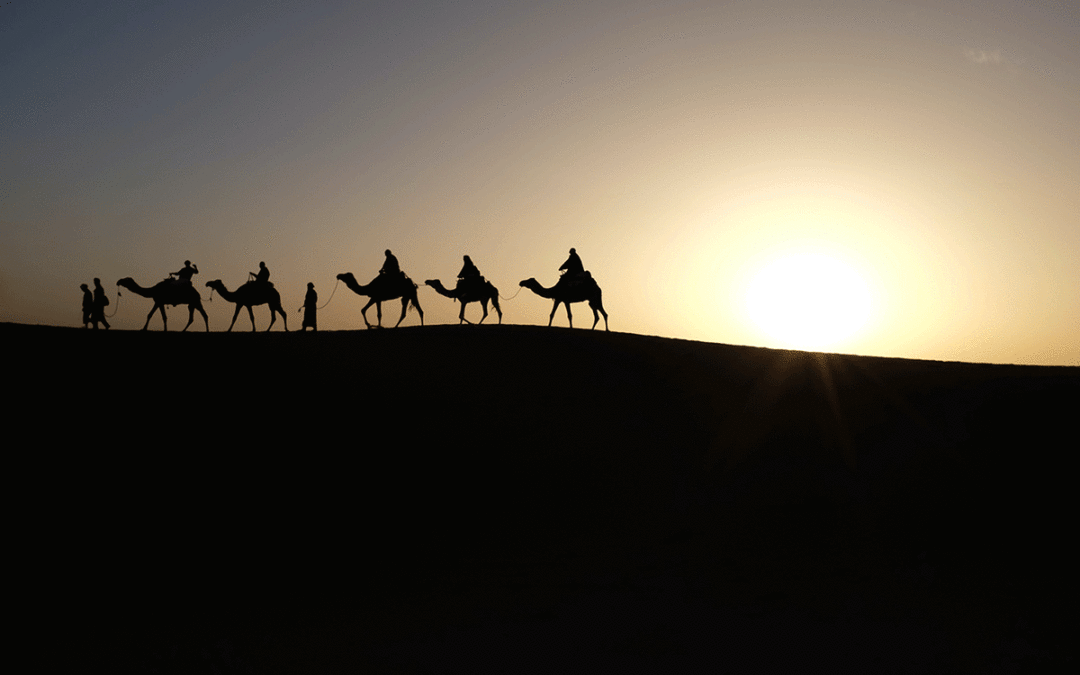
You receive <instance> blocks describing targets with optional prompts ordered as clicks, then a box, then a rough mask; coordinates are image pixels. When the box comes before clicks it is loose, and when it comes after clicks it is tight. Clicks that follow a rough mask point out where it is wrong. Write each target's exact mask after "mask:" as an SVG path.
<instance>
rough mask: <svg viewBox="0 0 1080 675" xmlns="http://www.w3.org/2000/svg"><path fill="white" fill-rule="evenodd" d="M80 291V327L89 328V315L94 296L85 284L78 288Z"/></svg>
mask: <svg viewBox="0 0 1080 675" xmlns="http://www.w3.org/2000/svg"><path fill="white" fill-rule="evenodd" d="M79 288H81V289H82V292H83V295H82V327H83V328H89V327H90V315H91V313H93V311H94V294H93V293H91V292H90V287H89V286H87V285H86V284H82V285H80V286H79Z"/></svg>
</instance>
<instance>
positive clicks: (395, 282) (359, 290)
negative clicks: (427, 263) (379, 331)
mask: <svg viewBox="0 0 1080 675" xmlns="http://www.w3.org/2000/svg"><path fill="white" fill-rule="evenodd" d="M337 278H338V279H340V280H341V281H344V282H345V285H346V286H348V287H349V290H350V291H352V292H353V293H356V294H357V295H365V296H367V297H368V298H370V300H368V304H366V305H364V308H363V309H361V310H360V315H361V316H363V317H364V323H365V324H366V325H367V327H368V328H371V324H370V323H368V320H367V310H368V307H371V306H372V305H375V313H376V314H377V315H378V317H379V328H382V303H384V302H386V301H387V300H397V299H398V298H401V318H399V319H398V322H397V323H396V324H394V327H395V328H397V327H398V326H400V325H401V322H402V321H403V320H404V319H405V311H406V310H407V309H408V308H409V303H410V302H412V304H413V307H415V308H416V311H417V313H419V314H420V325H421V326H423V325H424V310H422V309H420V302H419V301H418V300H417V299H416V288H417V286H416V284H414V283H413V281H412V279H410V278H409V277H407V276H405V275H404V274H401V275H398V274H380V275H379V276H378V277H376V278H375V279H374V280H372V282H371V283H370V284H368V285H367V286H361V285H360V284H358V283H356V277H354V276H353V274H352V272H345V273H343V274H339V275H337Z"/></svg>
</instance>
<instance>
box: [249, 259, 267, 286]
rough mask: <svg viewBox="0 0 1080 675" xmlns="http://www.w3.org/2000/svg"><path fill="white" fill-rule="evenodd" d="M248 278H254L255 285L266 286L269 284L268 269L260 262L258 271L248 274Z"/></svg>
mask: <svg viewBox="0 0 1080 675" xmlns="http://www.w3.org/2000/svg"><path fill="white" fill-rule="evenodd" d="M248 276H249V277H254V278H255V283H257V284H268V283H270V268H268V267H267V266H266V263H264V262H260V263H259V271H258V272H248Z"/></svg>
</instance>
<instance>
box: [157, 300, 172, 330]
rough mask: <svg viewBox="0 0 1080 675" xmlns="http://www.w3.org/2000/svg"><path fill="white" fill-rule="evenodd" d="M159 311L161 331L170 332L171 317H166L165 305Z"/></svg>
mask: <svg viewBox="0 0 1080 675" xmlns="http://www.w3.org/2000/svg"><path fill="white" fill-rule="evenodd" d="M158 311H160V312H161V329H162V330H166V331H167V330H169V317H167V316H165V305H159V306H158Z"/></svg>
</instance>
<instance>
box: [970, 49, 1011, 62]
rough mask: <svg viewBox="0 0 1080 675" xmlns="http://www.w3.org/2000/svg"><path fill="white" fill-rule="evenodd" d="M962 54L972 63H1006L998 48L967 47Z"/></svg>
mask: <svg viewBox="0 0 1080 675" xmlns="http://www.w3.org/2000/svg"><path fill="white" fill-rule="evenodd" d="M964 56H966V57H967V59H968V61H971V62H972V63H1007V61H1006V60H1005V57H1003V56H1002V55H1001V50H1000V49H995V50H993V51H990V50H986V49H968V50H965V51H964Z"/></svg>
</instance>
